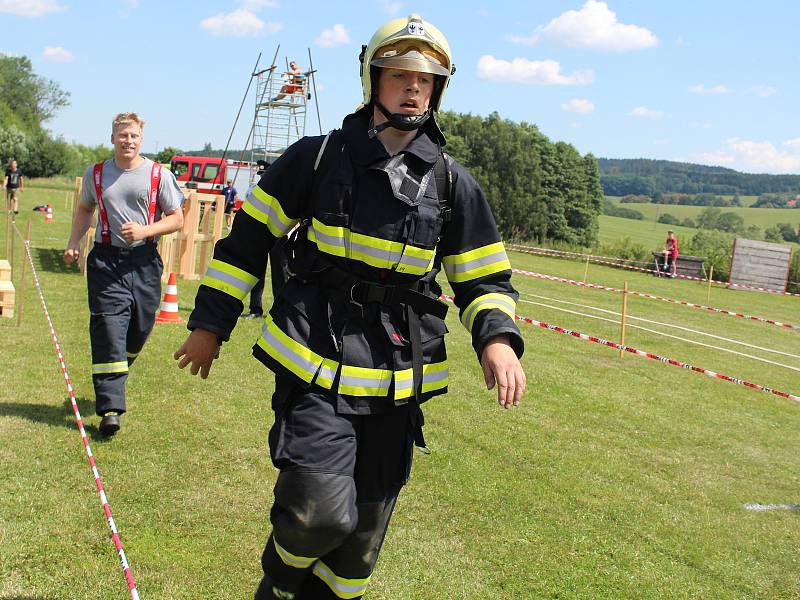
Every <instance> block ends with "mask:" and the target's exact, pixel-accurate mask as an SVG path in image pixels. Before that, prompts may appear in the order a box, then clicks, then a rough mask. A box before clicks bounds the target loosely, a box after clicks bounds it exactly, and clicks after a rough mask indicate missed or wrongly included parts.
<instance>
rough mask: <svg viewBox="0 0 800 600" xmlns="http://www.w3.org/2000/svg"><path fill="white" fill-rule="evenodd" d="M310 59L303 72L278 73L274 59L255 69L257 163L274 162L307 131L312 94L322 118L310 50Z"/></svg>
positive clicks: (253, 147)
mask: <svg viewBox="0 0 800 600" xmlns="http://www.w3.org/2000/svg"><path fill="white" fill-rule="evenodd" d="M276 56H277V52H276ZM308 60H309V69H308V70H307V71H305V72H304V73H303V74H302V75H292V74H290V73H287V72H283V73H279V72H278V70H277V66H276V65H275V61H274V59H273V64H272V66H271V67H269V68H268V69H263V70H261V71H258V72H255V73H253V77H255V78H256V80H257V81H256V106H255V116H254V118H253V144H252V160H253V162H254V163H255V162H256V161H258V160H265V161H267V162H268V163H272V162H273V161H274V160H275V159H276V158H278V157H279V156H280V155H281V154H283V152H284V151H285V150H286V148H288V147H289V146H290V145H292V144H293V143H294V142H296V141H297V140H299V139H300V138H301V137H303V136H304V135H305V134H306V113H307V108H308V105H309V103H310V101H311V99H312V98H313V99H314V103H315V104H316V105H317V117H318V118H319V105H318V104H317V98H316V93H313V94H312V92H316V83H315V81H314V73H315V71H314V68H313V64H312V62H311V50H309V52H308ZM287 64H288V61H287ZM287 71H288V68H287ZM320 133H322V129H321V127H320Z"/></svg>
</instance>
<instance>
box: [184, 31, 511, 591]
mask: <svg viewBox="0 0 800 600" xmlns="http://www.w3.org/2000/svg"><path fill="white" fill-rule="evenodd" d="M360 59H361V79H362V87H363V93H364V105H363V106H362V107H361V108H360V109H359V110H357V112H355V113H354V114H351V115H348V116H347V117H346V118H345V119H344V122H343V124H342V128H341V129H340V130H336V131H333V132H331V133H330V134H329V135H328V136H319V137H307V138H303V139H301V140H300V141H299V142H297V143H296V144H294V145H292V146H291V147H289V148H288V149H287V151H286V152H285V153H284V154H283V155H282V156H281V157H280V158H279V159H278V160H277V161H276V162H275V163H273V165H272V166H271V167H270V169H269V170H268V171H267V172H266V173H265V175H264V176H263V177H262V179H261V181H260V182H259V184H258V186H256V187H255V188H254V189H253V190H252V193H251V194H250V195H249V196H248V198H247V200H246V202H245V204H244V205H243V207H242V210H241V211H240V214H239V216H238V217H237V218H236V219H235V220H234V225H233V230H232V231H231V234H230V236H228V237H227V238H225V239H223V240H220V241H219V242H218V243H217V245H216V248H215V252H214V259H213V261H212V263H211V264H210V266H209V269H208V271H207V273H206V275H205V278H204V279H203V281H202V285H201V286H200V289H199V291H198V294H197V298H196V300H195V309H194V311H193V312H192V314H191V317H190V320H189V323H188V327H189V329H191V330H192V333H191V334H190V335H189V337H188V339H187V340H186V342H185V343H184V344H183V345H182V346H181V347H180V348H179V349H178V350H177V351H176V352H175V358H176V359H177V360H179V361H180V362H179V364H178V366H179V367H180V368H183V367H185V366H187V365H189V364H191V372H192V374H197V373H198V372H200V374H201V376H202V377H207V376H208V373H209V369H210V367H211V363H212V361H213V359H214V358H215V357H216V356H217V354H218V350H219V344H220V343H222V342H223V341H225V340H227V339H228V337H229V336H230V333H231V330H232V329H233V327H234V325H235V324H236V321H237V318H238V316H239V314H240V313H241V311H242V308H243V306H242V299H243V298H244V297H245V296H246V295H247V293H248V291H249V290H250V289H251V288H252V286H253V285H254V284H255V283H256V281H257V280H258V277H259V276H260V275H261V274H262V273H264V269H265V266H266V261H267V254H268V252H269V250H270V249H271V248H272V246H273V244H274V243H275V241H276V240H277V239H279V238H282V237H283V236H285V235H287V233H289V232H290V231H292V233H291V235H290V238H289V243H288V244H287V250H286V251H287V254H288V260H289V270H290V272H291V277H290V278H289V280H288V282H287V283H286V284H285V285H284V287H283V288H282V290H281V292H280V294H279V295H278V296H277V298H276V300H275V303H274V305H273V306H272V309H271V310H270V311H269V314H268V315H267V316H266V317H265V319H264V323H263V327H262V331H261V337H260V338H259V339H258V341H257V342H256V344H255V346H254V347H253V354H254V355H255V356H256V358H258V359H259V360H260V361H261V362H263V363H264V364H265V365H266V366H267V367H268V368H270V369H271V370H273V371H274V372H275V375H276V382H275V393H274V394H273V396H272V408H273V410H274V412H275V422H274V425H273V426H272V429H271V430H270V435H269V446H270V453H271V458H272V461H273V464H274V465H275V467H276V468H277V469H278V470H279V471H280V472H279V475H278V479H277V482H276V484H275V490H274V495H275V498H274V503H273V507H272V510H271V522H272V532H271V534H270V536H269V538H268V540H267V544H266V548H265V549H264V552H263V555H262V558H261V562H262V567H263V570H264V577H263V579H262V581H261V584H260V586H259V588H258V590H257V592H256V599H257V600H267V599H283V600H285V599H293V600H310V599H315V600H316V599H343V598H348V599H351V598H361V597H362V595H363V594H364V593H365V591H366V589H367V586H368V583H369V580H370V576H371V574H372V571H373V569H374V566H375V562H376V560H377V557H378V553H379V551H380V548H381V545H382V543H383V540H384V536H385V533H386V529H387V527H388V523H389V519H390V517H391V514H392V510H393V508H394V506H395V502H396V499H397V496H398V494H399V492H400V489H401V488H402V487H403V485H404V484H405V483H406V481H407V480H408V477H409V474H410V471H411V459H412V454H413V448H414V445H417V446H419V447H420V448H424V447H425V442H424V438H423V436H422V425H423V415H422V411H421V408H420V405H421V404H422V403H423V402H424V401H426V400H428V399H429V398H431V397H433V396H436V395H440V394H443V393H445V392H446V391H447V386H448V368H447V355H446V351H445V344H444V334H445V333H446V332H447V328H446V326H445V322H444V317H445V313H446V311H447V305H446V304H445V303H443V302H442V301H440V300H439V296H440V293H441V288H440V287H439V285H438V284H437V282H436V281H435V277H436V274H437V272H439V270H440V269H442V268H443V269H444V271H445V273H446V276H447V279H448V281H449V282H450V284H451V286H452V288H453V291H454V293H455V304H456V305H457V307H458V309H459V313H460V317H461V322H462V324H463V325H464V327H466V328H467V330H468V331H469V332H470V333H471V336H472V344H473V347H474V349H475V352H476V354H477V357H478V359H479V360H480V362H481V365H482V368H483V371H484V377H485V380H486V384H487V387H488V388H489V389H492V388H494V387H497V395H498V396H497V397H498V401H499V403H500V404H501V406H503V407H505V408H510V407H511V406H514V405H517V404H518V403H519V401H520V399H521V397H522V393H523V390H524V388H525V374H524V372H523V369H522V366H521V365H520V362H519V357H520V356H521V355H522V351H523V341H522V337H521V335H520V333H519V330H518V329H517V326H516V324H515V320H514V315H515V307H516V299H517V293H516V292H515V291H514V289H513V287H512V286H511V282H510V279H511V269H510V264H509V262H508V259H507V257H506V253H505V250H504V247H503V243H502V242H501V240H500V236H499V234H498V232H497V227H496V225H495V222H494V218H493V216H492V214H491V211H490V209H489V206H488V204H487V202H486V199H485V197H484V195H483V192H482V191H481V189H480V188H479V186H478V185H477V183H476V182H475V180H474V179H473V178H472V177H471V176H470V175H469V173H468V172H467V171H466V170H465V169H464V168H463V167H462V166H461V165H459V164H458V163H456V162H455V161H453V160H452V159H450V158H449V157H446V155H444V154H443V152H442V146H443V145H444V143H445V140H444V136H443V135H442V133H441V131H440V130H439V128H438V125H437V124H436V120H435V118H434V114H435V112H436V111H437V110H438V109H439V107H440V105H441V102H442V97H443V95H444V92H445V89H446V88H447V84H448V81H449V78H450V76H451V75H452V74H453V73H454V72H455V69H454V67H453V65H452V60H451V57H450V49H449V46H448V44H447V41H446V39H445V37H444V36H443V35H442V34H441V32H439V31H438V30H437V29H436V28H435V27H434V26H433V25H431V24H430V23H428V22H425V21H423V20H422V19H421V18H420V17H419V16H417V15H411V16H410V17H408V18H403V19H396V20H393V21H390V22H389V23H387V24H386V25H384V26H383V27H381V28H380V29H379V30H378V31H377V32H376V34H375V35H374V36H373V38H372V40H371V41H370V43H369V44H368V45H367V46H365V47H364V48H363V51H362V53H361V57H360ZM295 226H297V227H296V228H295Z"/></svg>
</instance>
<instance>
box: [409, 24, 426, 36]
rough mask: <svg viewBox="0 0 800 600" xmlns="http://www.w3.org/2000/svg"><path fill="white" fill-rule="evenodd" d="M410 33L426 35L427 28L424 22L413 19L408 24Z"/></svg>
mask: <svg viewBox="0 0 800 600" xmlns="http://www.w3.org/2000/svg"><path fill="white" fill-rule="evenodd" d="M408 33H409V34H411V35H425V28H424V27H423V25H422V23H418V22H416V21H411V23H409V24H408Z"/></svg>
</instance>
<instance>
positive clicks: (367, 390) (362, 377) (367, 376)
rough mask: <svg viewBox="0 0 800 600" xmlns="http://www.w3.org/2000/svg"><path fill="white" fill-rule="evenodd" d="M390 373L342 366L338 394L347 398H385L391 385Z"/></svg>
mask: <svg viewBox="0 0 800 600" xmlns="http://www.w3.org/2000/svg"><path fill="white" fill-rule="evenodd" d="M392 375H393V373H392V371H389V370H387V369H370V368H368V367H353V366H351V365H342V374H341V376H340V377H339V393H340V394H347V395H348V396H386V395H388V394H389V386H390V385H391V383H392Z"/></svg>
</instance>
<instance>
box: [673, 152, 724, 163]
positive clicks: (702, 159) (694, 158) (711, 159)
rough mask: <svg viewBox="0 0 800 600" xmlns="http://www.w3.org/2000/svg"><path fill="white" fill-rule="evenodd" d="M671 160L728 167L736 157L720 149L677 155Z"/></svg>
mask: <svg viewBox="0 0 800 600" xmlns="http://www.w3.org/2000/svg"><path fill="white" fill-rule="evenodd" d="M673 160H676V161H678V162H688V163H696V164H701V165H710V166H712V167H730V166H732V165H733V164H734V163H735V162H736V157H735V156H734V155H733V154H731V153H729V152H725V151H723V150H720V151H718V152H700V153H699V154H691V155H689V156H677V157H675V158H674V159H673Z"/></svg>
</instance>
